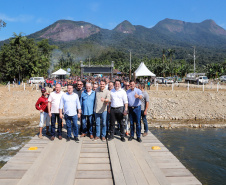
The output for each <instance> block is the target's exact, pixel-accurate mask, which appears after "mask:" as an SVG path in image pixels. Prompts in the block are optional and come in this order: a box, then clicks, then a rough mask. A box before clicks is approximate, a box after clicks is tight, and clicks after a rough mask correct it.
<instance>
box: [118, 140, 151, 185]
mask: <svg viewBox="0 0 226 185" xmlns="http://www.w3.org/2000/svg"><path fill="white" fill-rule="evenodd" d="M116 142H117V143H118V144H119V146H121V147H123V148H124V152H125V155H126V156H127V163H129V164H130V166H131V170H132V172H133V174H134V177H135V179H136V184H138V185H139V184H140V185H148V181H147V179H146V178H145V176H144V173H143V171H142V169H141V168H140V165H139V163H138V159H137V158H136V155H134V152H133V147H134V145H136V144H139V145H141V144H140V143H138V142H137V141H135V140H133V141H132V142H128V143H122V142H121V141H119V140H117V141H116ZM140 154H141V153H140ZM141 155H142V154H141Z"/></svg>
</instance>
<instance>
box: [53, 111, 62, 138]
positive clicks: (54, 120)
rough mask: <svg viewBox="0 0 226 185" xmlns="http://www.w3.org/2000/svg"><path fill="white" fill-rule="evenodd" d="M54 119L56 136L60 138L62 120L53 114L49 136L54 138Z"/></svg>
mask: <svg viewBox="0 0 226 185" xmlns="http://www.w3.org/2000/svg"><path fill="white" fill-rule="evenodd" d="M56 119H57V120H58V121H57V122H58V129H57V132H58V136H62V119H61V118H60V116H59V114H55V113H52V116H51V135H52V136H54V137H55V129H56V127H55V124H56Z"/></svg>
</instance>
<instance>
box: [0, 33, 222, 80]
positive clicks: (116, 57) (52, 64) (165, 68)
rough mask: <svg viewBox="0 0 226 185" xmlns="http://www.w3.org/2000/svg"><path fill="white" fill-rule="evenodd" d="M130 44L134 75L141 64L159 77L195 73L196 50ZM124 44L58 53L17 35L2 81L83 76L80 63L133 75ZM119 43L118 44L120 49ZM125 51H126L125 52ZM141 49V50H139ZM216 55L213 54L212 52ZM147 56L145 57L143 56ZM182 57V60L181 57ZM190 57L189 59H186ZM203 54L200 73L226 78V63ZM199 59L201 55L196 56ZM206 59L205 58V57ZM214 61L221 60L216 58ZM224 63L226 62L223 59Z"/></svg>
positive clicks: (4, 54)
mask: <svg viewBox="0 0 226 185" xmlns="http://www.w3.org/2000/svg"><path fill="white" fill-rule="evenodd" d="M125 39H127V42H130V46H131V48H134V49H133V50H131V51H132V73H133V72H134V71H135V70H136V69H137V67H138V66H139V64H140V62H144V63H145V65H146V66H147V67H148V68H149V69H150V70H151V71H152V72H153V73H155V74H156V75H157V76H164V77H166V76H174V75H178V76H180V77H184V76H185V75H186V74H187V73H189V72H193V70H194V67H193V56H192V54H193V53H192V52H193V50H192V48H191V50H190V52H189V53H191V55H190V56H189V55H188V52H187V51H185V50H183V49H182V48H176V47H175V48H173V49H164V48H162V47H159V48H157V47H154V45H150V44H147V47H148V46H149V47H150V48H149V50H148V51H149V52H148V51H147V49H144V48H143V47H144V46H145V43H143V44H141V43H140V42H139V41H137V44H138V45H139V44H140V47H135V45H134V43H133V42H134V41H131V40H129V39H128V37H127V38H125ZM125 42H126V41H125V40H124V41H121V42H120V44H121V46H120V47H119V48H118V49H116V48H115V47H114V45H106V46H105V47H103V45H102V44H101V43H96V44H95V45H92V44H90V42H89V41H86V42H85V41H82V40H78V41H77V42H76V44H75V43H67V44H65V43H64V44H63V43H61V44H60V45H59V47H60V48H61V50H60V49H58V48H57V46H55V45H50V44H49V42H48V40H47V39H44V40H40V41H36V42H35V40H34V39H30V38H27V37H25V36H22V35H16V34H15V35H14V37H13V38H11V39H10V40H9V43H5V44H4V45H3V46H2V47H1V50H0V65H1V69H0V80H1V81H8V80H12V79H13V78H17V79H18V80H24V79H27V78H29V77H31V76H44V77H47V76H48V75H49V74H51V73H52V72H54V71H55V70H57V69H59V68H63V69H65V70H67V69H68V68H70V69H71V74H72V75H80V61H84V64H85V65H88V64H89V63H90V64H91V65H107V64H109V65H110V64H111V61H114V65H115V69H118V70H119V71H121V72H123V73H124V74H125V75H128V74H129V49H128V48H126V47H128V46H126V45H123V43H124V44H125ZM118 44H119V43H117V45H118ZM124 47H125V48H124ZM136 48H138V49H136ZM212 52H213V51H212ZM142 53H143V54H142ZM180 55H181V56H180ZM182 55H186V56H187V57H182ZM202 55H203V54H201V53H200V52H199V53H198V57H197V60H196V72H205V73H206V74H207V76H208V77H209V78H216V77H219V76H221V75H224V74H226V61H225V60H224V62H212V63H209V62H208V63H207V64H206V63H203V62H200V57H202ZM196 56H197V54H196ZM203 57H204V56H203ZM212 57H217V55H213V56H212ZM222 61H223V59H222Z"/></svg>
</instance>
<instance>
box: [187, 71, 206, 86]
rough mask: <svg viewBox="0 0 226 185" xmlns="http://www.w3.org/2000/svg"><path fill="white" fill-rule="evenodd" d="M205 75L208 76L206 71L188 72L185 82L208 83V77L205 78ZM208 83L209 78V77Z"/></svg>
mask: <svg viewBox="0 0 226 185" xmlns="http://www.w3.org/2000/svg"><path fill="white" fill-rule="evenodd" d="M199 77H202V78H199ZM203 77H206V76H205V73H188V74H187V76H186V77H185V82H186V83H187V82H189V83H194V84H199V83H202V82H204V83H206V79H205V80H204V79H203ZM206 78H207V77H206ZM207 83H208V78H207Z"/></svg>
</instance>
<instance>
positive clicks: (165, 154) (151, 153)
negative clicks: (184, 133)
mask: <svg viewBox="0 0 226 185" xmlns="http://www.w3.org/2000/svg"><path fill="white" fill-rule="evenodd" d="M148 153H149V154H150V155H151V156H162V157H170V156H173V154H172V153H171V152H148Z"/></svg>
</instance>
